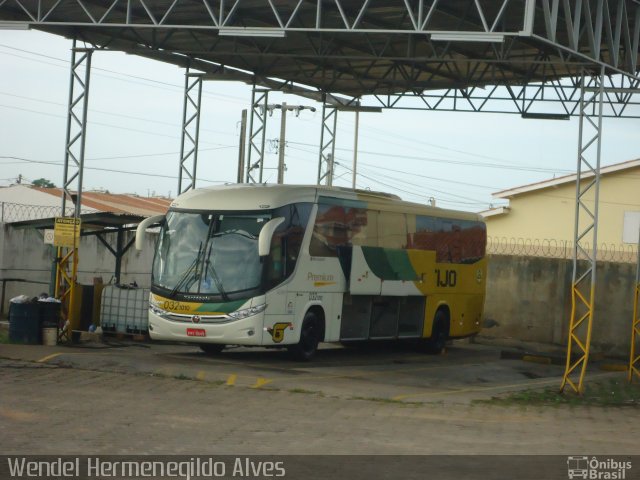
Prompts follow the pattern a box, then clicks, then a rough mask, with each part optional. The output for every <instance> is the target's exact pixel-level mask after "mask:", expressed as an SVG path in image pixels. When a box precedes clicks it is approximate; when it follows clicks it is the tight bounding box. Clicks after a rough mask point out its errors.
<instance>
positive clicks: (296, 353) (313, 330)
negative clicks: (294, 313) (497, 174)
mask: <svg viewBox="0 0 640 480" xmlns="http://www.w3.org/2000/svg"><path fill="white" fill-rule="evenodd" d="M319 343H320V321H319V320H318V317H317V316H316V314H315V313H313V312H307V314H306V315H305V316H304V320H303V321H302V329H301V330H300V341H299V342H298V343H297V344H295V345H291V346H290V347H289V353H291V355H292V356H293V358H295V359H296V360H303V361H307V360H311V358H313V356H314V355H315V354H316V352H317V351H318V344H319Z"/></svg>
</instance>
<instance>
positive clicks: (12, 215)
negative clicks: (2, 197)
mask: <svg viewBox="0 0 640 480" xmlns="http://www.w3.org/2000/svg"><path fill="white" fill-rule="evenodd" d="M61 211H62V207H54V206H47V205H24V204H21V203H9V202H0V223H13V222H22V221H24V220H37V219H40V218H53V217H59V216H61V215H60V212H61ZM73 211H74V208H73V206H70V207H68V208H66V214H67V215H66V216H72V215H73ZM91 212H93V210H90V209H89V210H87V209H82V210H81V213H91Z"/></svg>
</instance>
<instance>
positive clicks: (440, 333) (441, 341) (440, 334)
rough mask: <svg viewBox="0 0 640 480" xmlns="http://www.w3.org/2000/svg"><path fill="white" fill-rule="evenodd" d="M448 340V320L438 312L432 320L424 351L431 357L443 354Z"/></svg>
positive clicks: (443, 313) (440, 311)
mask: <svg viewBox="0 0 640 480" xmlns="http://www.w3.org/2000/svg"><path fill="white" fill-rule="evenodd" d="M448 339H449V319H448V318H447V314H446V313H445V312H444V311H443V310H438V311H437V312H436V315H435V317H434V319H433V328H432V330H431V337H430V338H428V339H427V340H426V341H425V344H424V349H425V351H426V352H427V353H430V354H432V355H439V354H441V353H442V352H443V350H444V348H445V346H446V345H447V340H448Z"/></svg>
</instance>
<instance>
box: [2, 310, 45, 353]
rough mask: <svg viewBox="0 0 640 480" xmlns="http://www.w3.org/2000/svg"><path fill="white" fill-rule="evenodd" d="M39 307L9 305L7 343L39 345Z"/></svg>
mask: <svg viewBox="0 0 640 480" xmlns="http://www.w3.org/2000/svg"><path fill="white" fill-rule="evenodd" d="M40 335H41V334H40V305H38V304H37V303H11V304H10V305H9V341H10V342H11V343H26V344H30V345H36V344H39V343H40Z"/></svg>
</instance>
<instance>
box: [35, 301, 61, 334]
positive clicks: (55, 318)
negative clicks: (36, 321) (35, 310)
mask: <svg viewBox="0 0 640 480" xmlns="http://www.w3.org/2000/svg"><path fill="white" fill-rule="evenodd" d="M38 304H39V305H40V322H41V324H42V325H41V327H42V328H57V327H58V326H59V324H60V304H59V303H58V302H38Z"/></svg>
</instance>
